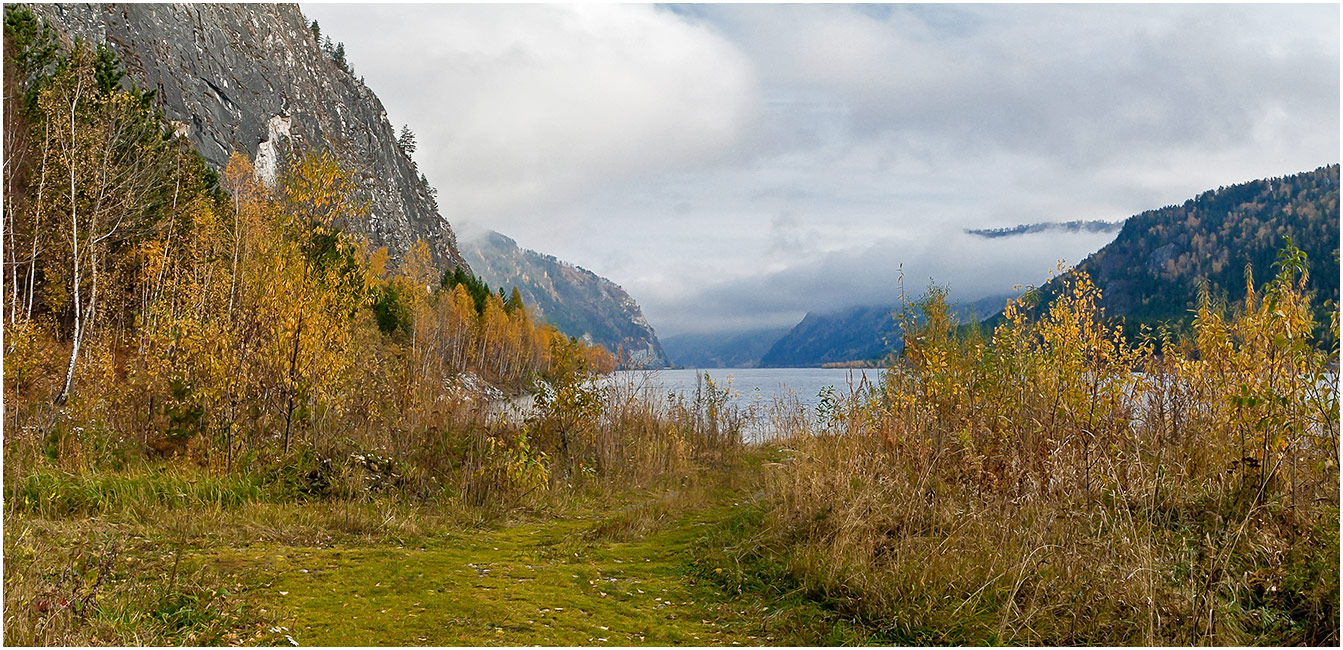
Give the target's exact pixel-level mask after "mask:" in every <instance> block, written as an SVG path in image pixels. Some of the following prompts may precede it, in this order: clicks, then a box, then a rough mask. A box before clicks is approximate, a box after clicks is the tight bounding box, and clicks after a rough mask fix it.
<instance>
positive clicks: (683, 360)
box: [662, 327, 792, 368]
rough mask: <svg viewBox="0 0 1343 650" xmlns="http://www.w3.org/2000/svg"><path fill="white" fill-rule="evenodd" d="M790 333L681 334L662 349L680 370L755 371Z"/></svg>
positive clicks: (786, 329)
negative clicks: (770, 350)
mask: <svg viewBox="0 0 1343 650" xmlns="http://www.w3.org/2000/svg"><path fill="white" fill-rule="evenodd" d="M790 330H792V328H791V327H772V328H766V329H757V330H748V331H745V332H735V333H728V334H723V333H712V334H678V335H676V336H669V337H667V338H665V339H663V340H662V347H663V348H664V349H666V350H667V358H668V360H670V361H671V363H672V364H673V365H675V366H676V367H678V368H754V367H756V365H757V364H759V363H760V357H763V356H765V353H766V352H769V349H770V347H772V346H773V345H774V343H775V342H776V341H778V340H779V339H781V338H783V336H784V335H785V334H787V333H788V332H789V331H790Z"/></svg>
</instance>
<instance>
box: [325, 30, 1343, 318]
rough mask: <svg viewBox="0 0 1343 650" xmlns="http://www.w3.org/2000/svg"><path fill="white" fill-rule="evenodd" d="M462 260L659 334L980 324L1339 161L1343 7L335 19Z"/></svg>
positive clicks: (337, 33)
mask: <svg viewBox="0 0 1343 650" xmlns="http://www.w3.org/2000/svg"><path fill="white" fill-rule="evenodd" d="M303 10H304V12H305V14H307V15H308V17H309V18H316V19H317V20H318V21H320V23H321V26H322V31H323V33H324V34H326V35H329V36H330V37H331V38H332V39H334V40H337V41H343V42H344V43H345V49H346V53H347V57H348V59H349V61H350V63H351V64H352V65H353V67H354V70H355V73H356V74H357V75H361V76H363V77H365V79H366V81H367V83H368V85H369V86H370V87H371V88H372V89H373V90H374V91H375V92H376V93H378V96H379V97H380V98H381V99H382V101H383V103H384V104H385V106H386V108H387V113H388V115H389V117H390V119H391V120H392V122H393V124H395V125H397V127H398V128H399V127H400V125H402V124H409V125H410V128H411V129H412V130H413V131H414V132H415V133H416V135H417V137H418V141H419V149H418V151H417V152H416V153H415V159H416V161H417V162H418V164H419V165H420V168H421V170H423V171H424V172H425V174H426V176H427V177H428V178H429V181H430V183H431V184H433V185H434V186H435V187H437V188H438V189H439V206H440V208H441V210H442V212H443V215H444V216H445V217H446V218H447V219H448V220H449V221H450V222H451V223H452V225H453V227H454V228H455V229H456V230H457V231H458V233H459V236H461V237H468V236H470V235H471V233H472V231H473V229H477V230H478V229H491V230H497V231H500V232H502V233H504V234H506V235H508V236H510V237H512V238H514V239H516V240H517V241H518V243H519V244H520V245H521V246H524V247H526V248H532V249H536V250H539V251H542V252H545V253H549V254H552V255H555V256H557V257H559V258H560V259H563V260H567V261H569V262H572V263H575V264H578V265H579V266H583V267H585V268H587V269H589V270H592V271H593V272H595V273H597V274H599V275H603V276H605V277H607V278H610V279H611V280H613V281H615V282H616V283H618V284H620V285H621V286H623V287H624V288H625V289H626V290H627V291H629V292H630V294H631V295H633V296H634V298H635V299H636V300H638V301H639V303H640V304H641V305H642V306H643V309H644V313H645V315H646V316H647V317H648V319H649V321H650V322H651V323H652V324H653V326H654V327H655V328H656V329H657V331H658V333H659V335H660V336H664V337H665V336H668V335H674V334H679V333H687V332H709V331H727V330H740V329H746V328H752V327H766V326H787V325H792V324H794V323H796V322H797V321H798V320H800V319H801V318H802V316H803V314H804V313H805V312H807V311H809V310H827V309H834V308H839V307H843V306H849V305H859V304H883V303H890V302H893V301H894V299H895V297H896V296H897V295H898V293H899V288H898V283H897V278H898V277H899V274H900V272H901V269H902V268H903V271H904V275H905V284H906V286H907V288H909V289H910V290H911V291H915V292H916V291H917V290H918V289H921V288H922V287H923V286H925V285H926V284H927V283H928V281H929V279H930V278H933V279H936V280H937V281H938V282H939V283H943V284H948V285H950V287H951V290H952V294H953V296H954V297H956V298H959V299H962V300H967V301H968V300H974V299H976V298H980V297H983V296H985V295H990V294H995V293H1001V292H1004V291H1007V290H1010V289H1011V288H1012V287H1013V286H1014V285H1029V284H1038V283H1040V282H1042V281H1043V280H1044V279H1045V278H1046V277H1047V276H1048V274H1049V272H1050V271H1052V270H1053V268H1054V266H1055V262H1056V261H1058V260H1060V259H1062V260H1066V261H1067V262H1069V263H1076V262H1079V261H1081V259H1083V258H1084V257H1085V256H1086V255H1087V254H1089V253H1091V252H1093V251H1095V250H1096V249H1098V248H1100V247H1101V246H1103V245H1104V244H1105V243H1107V242H1108V241H1109V239H1110V238H1111V237H1112V236H1113V235H1112V234H1111V235H1106V234H1100V235H1097V234H1069V235H1061V234H1057V233H1053V234H1047V235H1036V236H1028V237H1014V238H1008V239H994V240H985V239H979V238H974V237H970V236H967V235H964V234H963V233H962V231H963V230H964V229H965V228H985V227H990V228H991V227H1005V226H1012V225H1016V224H1020V223H1033V222H1043V221H1070V220H1075V219H1104V220H1108V221H1117V220H1120V219H1123V218H1125V217H1127V216H1130V215H1132V214H1135V213H1137V212H1141V211H1143V210H1147V209H1152V208H1159V207H1162V206H1165V205H1169V204H1173V203H1180V202H1183V201H1184V200H1185V199H1187V198H1191V197H1193V196H1195V195H1196V194H1198V193H1199V192H1201V191H1203V190H1207V189H1212V188H1216V187H1218V186H1220V185H1231V184H1233V183H1237V182H1242V181H1247V180H1251V179H1255V178H1262V177H1268V176H1281V175H1286V174H1292V173H1296V172H1300V171H1306V170H1310V169H1314V168H1316V167H1318V166H1320V165H1325V164H1331V163H1335V162H1338V160H1339V149H1340V143H1339V122H1340V110H1339V74H1340V71H1339V51H1340V50H1339V7H1338V5H1336V4H1322V5H1254V6H1250V5H1180V6H1174V5H1161V6H1153V5H973V6H971V5H947V4H936V5H933V4H929V5H858V6H842V5H690V6H652V5H503V4H490V5H385V4H374V5H358V4H353V5H352V4H345V5H317V4H304V5H303Z"/></svg>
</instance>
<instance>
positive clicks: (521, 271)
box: [459, 231, 669, 368]
mask: <svg viewBox="0 0 1343 650" xmlns="http://www.w3.org/2000/svg"><path fill="white" fill-rule="evenodd" d="M459 245H460V247H461V251H462V257H464V258H465V259H466V262H467V263H468V264H470V265H471V269H472V270H473V271H474V272H475V274H476V277H479V278H480V279H481V280H484V281H485V283H486V284H489V285H490V286H491V287H494V288H501V289H503V290H504V291H506V292H507V291H509V290H510V289H511V288H512V287H517V288H518V293H519V294H521V296H522V300H523V302H524V303H526V305H527V308H528V309H529V310H533V313H535V314H536V315H537V316H538V317H539V318H541V319H542V320H545V321H546V322H548V323H550V324H551V325H554V326H555V327H556V328H557V329H559V330H560V331H561V332H563V333H564V334H567V335H569V336H573V337H575V338H580V339H583V340H585V341H587V342H589V343H597V344H599V345H602V346H603V347H605V348H607V349H608V350H610V351H611V352H612V353H617V352H623V353H624V355H625V357H626V359H625V364H626V365H627V366H632V367H649V368H662V367H665V366H667V365H669V364H668V362H667V355H666V353H665V352H664V351H663V349H662V343H661V342H660V341H658V337H657V334H656V333H655V332H654V331H653V327H652V326H651V325H649V324H648V320H647V319H645V318H644V315H643V310H642V309H640V308H639V303H637V302H635V300H634V298H632V297H630V295H629V294H628V293H626V292H625V290H624V289H621V288H620V286H619V285H617V284H615V283H614V282H611V281H610V280H607V279H606V278H603V277H601V276H599V275H597V274H595V273H593V272H591V271H588V270H587V269H584V268H582V267H579V266H575V265H573V264H570V263H568V262H564V261H562V260H559V259H556V258H555V257H554V256H552V255H546V254H544V253H538V252H536V251H533V250H528V249H525V248H521V247H519V246H518V244H517V242H516V241H514V240H513V239H511V238H509V237H507V236H506V235H502V234H500V233H497V232H493V231H491V232H487V233H485V234H484V235H483V236H480V237H476V238H474V239H470V240H465V239H464V240H462V241H461V242H459Z"/></svg>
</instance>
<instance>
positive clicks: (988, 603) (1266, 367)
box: [762, 249, 1339, 645]
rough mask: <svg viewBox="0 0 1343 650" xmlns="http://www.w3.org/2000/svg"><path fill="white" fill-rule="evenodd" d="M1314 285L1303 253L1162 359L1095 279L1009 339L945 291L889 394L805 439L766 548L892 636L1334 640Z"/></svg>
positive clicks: (1074, 278)
mask: <svg viewBox="0 0 1343 650" xmlns="http://www.w3.org/2000/svg"><path fill="white" fill-rule="evenodd" d="M1303 273H1304V263H1303V262H1302V260H1301V258H1300V256H1299V254H1298V253H1296V252H1294V251H1293V250H1291V249H1289V250H1288V252H1286V253H1285V254H1284V256H1283V259H1282V261H1281V262H1280V272H1279V274H1278V276H1277V277H1276V278H1275V279H1274V280H1273V281H1272V282H1271V283H1270V284H1269V285H1267V286H1266V287H1265V289H1264V291H1263V292H1262V293H1255V292H1251V293H1250V294H1248V295H1247V296H1245V298H1244V300H1243V302H1242V303H1241V305H1240V306H1239V307H1238V308H1237V310H1236V312H1235V313H1234V314H1233V315H1230V316H1226V315H1224V313H1223V310H1221V309H1219V308H1218V307H1217V306H1215V305H1212V304H1210V303H1209V302H1208V301H1207V300H1206V299H1205V300H1204V301H1203V302H1202V304H1201V307H1200V309H1199V313H1198V317H1197V321H1196V325H1195V333H1194V336H1193V337H1191V338H1190V339H1189V340H1186V341H1170V340H1166V341H1164V344H1163V345H1160V346H1158V345H1156V344H1157V343H1158V342H1160V341H1159V339H1158V338H1157V337H1155V336H1154V337H1149V338H1148V339H1146V340H1144V341H1140V342H1138V343H1136V344H1129V343H1127V342H1125V340H1124V339H1123V338H1122V337H1121V336H1120V333H1119V330H1118V329H1117V328H1116V327H1114V326H1112V325H1107V324H1106V321H1105V320H1104V319H1103V318H1102V314H1101V313H1100V310H1099V309H1098V307H1097V303H1098V300H1099V296H1100V292H1099V290H1098V289H1097V288H1096V287H1095V286H1094V285H1093V284H1091V282H1090V280H1089V279H1088V278H1087V277H1086V276H1085V275H1083V274H1074V275H1070V276H1069V278H1068V280H1069V283H1070V287H1069V290H1068V291H1066V292H1064V294H1063V295H1062V296H1061V297H1060V298H1059V299H1058V300H1057V301H1056V302H1055V303H1054V304H1052V305H1050V306H1049V308H1048V310H1047V312H1046V313H1045V314H1044V315H1043V316H1041V317H1039V318H1038V319H1036V318H1030V317H1028V316H1027V309H1026V308H1025V306H1024V305H1022V304H1015V305H1012V306H1010V307H1009V308H1008V311H1007V320H1006V322H1005V323H1004V324H1003V325H1002V326H1000V327H999V328H997V330H996V331H995V332H993V333H992V335H991V337H990V336H981V335H978V334H975V333H973V332H972V333H970V334H969V335H966V334H965V333H964V331H963V330H962V329H958V328H957V327H956V324H955V322H954V320H953V319H952V318H951V315H950V312H949V310H948V308H947V305H946V301H945V292H944V291H942V290H938V289H936V288H935V289H933V290H932V291H931V292H930V294H929V295H928V297H927V298H925V299H924V300H923V301H922V302H921V303H919V304H918V305H917V308H916V310H911V311H910V312H907V313H906V314H905V315H904V318H903V321H904V325H905V327H906V329H905V332H906V349H905V353H904V355H903V356H902V357H901V358H900V359H899V360H897V361H895V362H894V363H893V365H892V367H891V368H890V369H889V372H888V373H887V374H886V376H885V380H884V383H883V385H882V386H880V387H879V389H877V390H874V391H870V392H868V393H866V394H865V395H858V396H854V397H851V398H849V399H846V400H842V401H841V402H840V403H839V404H836V405H835V406H834V408H832V409H831V412H830V414H829V418H828V421H827V422H826V423H825V424H824V426H822V427H820V428H819V429H818V430H814V431H812V432H809V433H808V434H805V435H801V436H797V437H794V438H793V439H791V440H790V441H789V446H791V447H792V448H793V449H795V450H796V452H795V453H794V454H793V455H792V457H791V459H790V460H789V462H786V463H782V464H780V465H777V466H775V467H774V469H773V471H772V472H771V473H770V474H769V475H768V476H767V479H766V488H765V496H764V499H763V501H762V503H763V504H764V505H763V507H764V508H765V509H766V514H767V516H766V518H765V522H766V523H765V526H766V527H767V528H768V530H769V536H770V540H769V542H768V543H770V544H773V545H774V548H787V549H790V550H789V551H788V552H787V553H786V556H787V558H788V560H787V561H788V562H789V564H790V567H791V572H792V574H793V575H794V576H797V577H798V578H799V579H800V580H801V581H802V583H803V584H804V585H805V586H806V588H807V589H810V590H813V591H814V592H815V593H817V594H818V595H820V596H822V597H824V598H825V599H826V600H828V601H830V602H832V603H835V604H837V606H838V607H840V608H842V609H846V610H849V611H850V612H851V613H853V614H855V615H856V616H858V617H860V618H862V619H863V620H865V621H866V622H867V623H868V624H869V625H871V626H873V627H876V628H878V629H880V630H882V631H883V632H884V633H885V634H886V635H887V636H888V637H889V638H892V639H894V640H902V641H907V642H917V643H1013V644H1059V645H1064V644H1066V645H1071V644H1097V643H1099V644H1119V645H1130V644H1139V645H1155V644H1219V645H1224V644H1231V645H1242V644H1261V643H1270V644H1298V643H1305V644H1337V642H1338V634H1339V633H1338V629H1339V627H1338V626H1339V599H1338V596H1339V572H1338V563H1337V559H1338V553H1339V546H1338V529H1339V519H1338V503H1339V483H1338V481H1339V475H1338V452H1339V428H1338V422H1339V420H1338V417H1339V411H1338V376H1337V372H1336V370H1330V368H1331V363H1332V362H1334V360H1335V359H1336V358H1337V356H1336V355H1337V351H1330V352H1326V351H1321V350H1318V349H1316V348H1315V347H1314V346H1313V345H1312V341H1311V331H1312V328H1313V327H1314V325H1315V323H1314V321H1313V317H1312V313H1313V312H1312V310H1311V305H1310V303H1309V296H1307V295H1305V294H1304V292H1303V287H1304V281H1303V280H1304V278H1303ZM1251 286H1253V283H1251ZM1333 314H1334V315H1333V322H1332V325H1333V327H1334V329H1335V331H1337V327H1338V320H1337V310H1336V308H1335V309H1334V311H1333ZM916 316H917V318H916ZM1158 347H1159V348H1160V350H1161V352H1160V353H1158V352H1157V348H1158ZM1333 367H1334V368H1336V366H1333Z"/></svg>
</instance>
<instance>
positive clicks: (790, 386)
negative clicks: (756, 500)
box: [616, 368, 885, 411]
mask: <svg viewBox="0 0 1343 650" xmlns="http://www.w3.org/2000/svg"><path fill="white" fill-rule="evenodd" d="M884 372H885V370H883V369H873V368H868V369H865V370H845V369H834V370H832V369H828V368H711V369H708V370H691V369H685V370H626V371H621V372H618V373H616V375H617V378H619V379H628V380H631V381H642V382H648V383H650V384H654V385H656V386H659V387H660V391H659V392H676V393H680V394H682V395H685V396H687V397H691V398H693V397H694V395H695V388H696V382H697V380H699V381H702V379H701V378H702V377H703V376H704V374H705V373H708V375H709V378H710V379H712V380H713V382H714V384H715V385H716V386H718V387H719V388H723V387H728V388H729V389H730V390H731V391H732V401H733V403H734V404H737V405H739V406H742V407H746V406H749V405H751V404H767V403H769V402H770V401H772V400H773V398H774V397H776V396H778V397H785V398H787V397H792V396H795V397H796V398H797V400H798V401H799V402H801V403H802V405H803V406H805V407H806V408H807V409H808V410H812V411H814V410H815V408H816V404H817V403H818V402H819V401H820V398H819V395H820V394H821V391H822V390H823V389H825V388H827V387H829V388H832V389H834V391H835V393H837V394H839V395H847V394H848V393H849V388H850V386H852V387H853V388H854V389H855V390H857V389H858V387H859V386H860V384H862V382H863V381H864V379H866V381H867V386H872V385H874V384H878V383H880V381H881V375H882V373H884Z"/></svg>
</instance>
